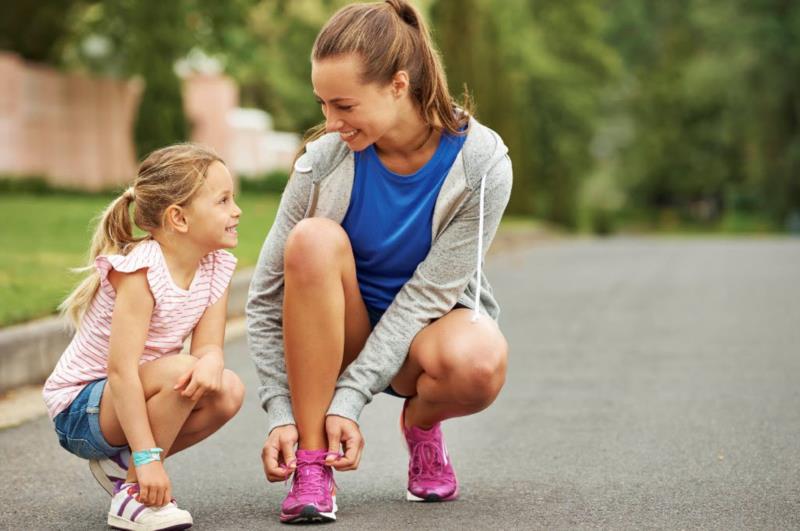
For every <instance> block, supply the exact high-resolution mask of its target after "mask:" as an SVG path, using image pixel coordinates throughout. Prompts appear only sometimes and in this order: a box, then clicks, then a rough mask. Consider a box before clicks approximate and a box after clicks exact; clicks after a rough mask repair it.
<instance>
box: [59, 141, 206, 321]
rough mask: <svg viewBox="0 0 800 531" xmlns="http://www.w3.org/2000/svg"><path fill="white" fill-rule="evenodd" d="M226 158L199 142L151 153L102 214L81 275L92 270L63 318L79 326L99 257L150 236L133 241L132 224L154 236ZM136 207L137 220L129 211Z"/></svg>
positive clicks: (129, 247)
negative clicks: (169, 210) (173, 207)
mask: <svg viewBox="0 0 800 531" xmlns="http://www.w3.org/2000/svg"><path fill="white" fill-rule="evenodd" d="M217 161H219V162H222V159H221V158H220V157H219V156H218V155H217V154H216V153H214V152H213V151H212V150H210V149H208V148H205V147H202V146H199V145H196V144H190V143H185V144H176V145H173V146H168V147H165V148H161V149H158V150H156V151H153V152H152V153H150V155H148V156H147V158H145V159H144V161H142V163H141V164H140V165H139V171H138V175H137V177H136V179H135V180H134V182H133V184H132V185H131V186H130V187H129V188H128V189H127V190H125V192H123V193H122V195H120V196H119V197H118V198H116V199H115V200H114V201H112V202H111V204H110V205H108V207H106V209H105V211H104V212H103V213H102V214H101V215H100V222H99V223H98V224H97V229H96V230H95V233H94V236H93V237H92V243H91V247H90V248H89V261H88V263H87V264H86V266H84V267H82V268H79V269H77V270H76V271H78V272H84V273H85V272H88V273H89V274H88V276H87V277H86V278H84V279H83V280H82V281H81V283H80V284H78V286H77V287H76V288H75V289H74V290H73V291H72V293H70V294H69V296H68V297H67V298H66V299H65V300H64V302H62V303H61V305H59V310H60V311H61V314H62V315H63V316H65V317H67V318H68V319H69V321H70V322H71V324H72V325H73V326H75V327H76V328H77V327H78V326H79V325H80V322H81V319H83V315H84V314H85V313H86V310H87V309H88V307H89V304H90V303H91V301H92V299H93V298H94V295H95V293H96V292H97V288H98V287H99V286H100V275H99V273H98V272H97V269H96V268H95V265H94V262H95V259H96V258H97V257H98V256H99V255H104V254H123V255H126V254H128V253H129V252H131V250H132V249H133V248H134V247H135V246H136V244H137V243H139V242H141V241H143V240H146V239H148V238H149V236H144V237H139V238H137V237H135V236H134V235H133V226H132V223H135V224H136V226H137V227H139V228H140V229H142V230H144V231H147V232H150V231H153V230H155V229H158V228H161V227H162V226H163V225H164V221H165V219H164V216H165V214H166V211H167V208H168V207H169V206H171V205H178V206H186V205H188V204H189V202H190V201H191V200H192V198H193V197H194V195H195V193H196V192H197V191H198V190H199V189H200V187H201V186H202V185H203V183H204V182H205V180H206V172H207V171H208V167H209V166H211V164H212V163H214V162H217ZM131 205H133V218H131V213H130V207H131Z"/></svg>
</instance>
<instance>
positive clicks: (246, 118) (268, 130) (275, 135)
mask: <svg viewBox="0 0 800 531" xmlns="http://www.w3.org/2000/svg"><path fill="white" fill-rule="evenodd" d="M227 122H228V127H229V128H230V130H231V139H230V143H229V145H228V159H227V163H228V166H229V167H230V168H231V169H232V170H233V172H234V173H236V174H238V175H239V176H240V177H243V178H255V177H261V176H263V175H264V174H266V173H269V172H271V171H274V170H287V171H288V170H289V169H290V168H291V166H292V160H293V159H294V155H295V153H296V151H297V149H298V148H299V147H300V135H297V134H295V133H284V132H280V131H273V129H272V117H271V116H270V115H269V114H268V113H266V112H264V111H262V110H260V109H244V108H241V107H237V108H235V109H231V110H230V111H228V114H227Z"/></svg>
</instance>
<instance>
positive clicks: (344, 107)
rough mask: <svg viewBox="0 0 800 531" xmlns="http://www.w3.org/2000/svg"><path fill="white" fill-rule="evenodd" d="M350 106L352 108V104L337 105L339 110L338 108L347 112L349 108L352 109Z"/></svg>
mask: <svg viewBox="0 0 800 531" xmlns="http://www.w3.org/2000/svg"><path fill="white" fill-rule="evenodd" d="M352 108H353V106H352V105H350V106H347V105H339V110H340V111H345V112H347V111H349V110H350V109H352Z"/></svg>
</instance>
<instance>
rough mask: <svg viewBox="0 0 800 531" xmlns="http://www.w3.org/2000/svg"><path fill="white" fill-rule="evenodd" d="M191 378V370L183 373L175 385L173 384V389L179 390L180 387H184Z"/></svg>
mask: <svg viewBox="0 0 800 531" xmlns="http://www.w3.org/2000/svg"><path fill="white" fill-rule="evenodd" d="M191 377H192V369H190V370H188V371H187V372H185V373H184V374H183V375H182V376H181V377H180V378H178V381H177V383H175V387H173V389H176V390H177V389H180V388H181V387H183V386H185V385H186V384H187V383H188V382H189V379H190V378H191Z"/></svg>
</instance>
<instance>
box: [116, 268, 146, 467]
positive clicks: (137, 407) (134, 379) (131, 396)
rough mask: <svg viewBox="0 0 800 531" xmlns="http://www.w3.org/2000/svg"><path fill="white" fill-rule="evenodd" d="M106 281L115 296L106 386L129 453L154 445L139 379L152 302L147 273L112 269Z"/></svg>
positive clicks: (144, 270)
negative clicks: (128, 447) (114, 292)
mask: <svg viewBox="0 0 800 531" xmlns="http://www.w3.org/2000/svg"><path fill="white" fill-rule="evenodd" d="M108 280H109V282H111V285H112V286H113V287H114V289H115V291H116V293H117V295H116V301H115V303H114V312H113V314H112V316H111V338H110V341H109V349H110V351H109V356H108V383H109V386H110V388H111V396H112V397H113V400H114V409H115V411H116V412H117V418H118V419H119V423H120V425H121V426H122V430H123V431H124V432H125V438H126V439H127V440H128V445H129V446H130V447H131V450H133V451H137V450H144V449H147V448H153V447H155V446H156V444H155V439H154V438H153V432H152V430H151V429H150V420H149V418H148V415H147V406H146V405H145V396H144V388H143V387H142V381H141V380H140V379H139V358H140V357H141V355H142V352H143V351H144V343H145V340H146V339H147V331H148V329H149V327H150V318H151V316H152V313H153V307H154V306H155V301H154V299H153V296H152V294H151V293H150V286H149V284H148V282H147V270H146V269H140V270H138V271H136V272H133V273H121V272H119V271H115V270H111V271H110V272H109V274H108Z"/></svg>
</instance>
